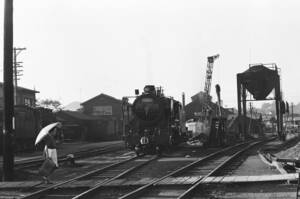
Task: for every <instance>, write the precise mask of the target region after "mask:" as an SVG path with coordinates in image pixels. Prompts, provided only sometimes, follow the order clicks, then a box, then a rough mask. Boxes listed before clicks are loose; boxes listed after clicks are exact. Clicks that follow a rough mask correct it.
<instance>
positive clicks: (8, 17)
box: [3, 0, 14, 181]
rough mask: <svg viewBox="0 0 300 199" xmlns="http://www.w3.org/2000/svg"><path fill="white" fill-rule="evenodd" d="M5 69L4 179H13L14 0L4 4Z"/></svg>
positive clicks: (7, 0)
mask: <svg viewBox="0 0 300 199" xmlns="http://www.w3.org/2000/svg"><path fill="white" fill-rule="evenodd" d="M3 59H4V65H3V66H4V70H3V80H4V81H3V82H4V86H3V95H4V111H3V118H4V122H3V180H4V181H11V180H13V174H14V152H13V144H12V143H13V114H14V86H13V0H5V4H4V57H3Z"/></svg>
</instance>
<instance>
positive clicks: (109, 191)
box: [0, 137, 300, 199]
mask: <svg viewBox="0 0 300 199" xmlns="http://www.w3.org/2000/svg"><path fill="white" fill-rule="evenodd" d="M299 140H300V138H299V137H293V138H290V139H288V140H287V141H285V142H283V141H279V140H278V139H273V140H271V141H270V140H268V141H263V142H262V141H261V140H256V141H249V142H246V143H239V144H237V145H233V146H227V147H224V148H222V149H221V148H207V149H203V148H201V147H195V146H193V147H189V146H180V147H178V148H176V149H175V150H170V151H166V152H164V153H163V154H162V155H161V156H156V155H146V156H141V157H136V155H135V153H134V152H132V151H130V150H128V149H125V147H124V143H123V142H122V141H115V142H103V143H87V142H85V143H64V144H62V145H61V146H60V147H59V148H58V152H59V156H60V158H61V159H62V161H59V164H60V167H59V169H57V170H56V171H55V172H54V173H53V174H52V175H51V178H50V180H51V182H52V184H43V183H41V177H40V176H39V175H38V168H39V167H40V165H41V162H39V163H36V164H32V165H25V166H24V165H22V164H21V163H24V162H30V161H31V160H37V159H40V158H41V153H42V152H41V151H37V152H34V153H25V154H20V155H17V156H16V169H15V176H16V179H15V181H14V182H3V183H0V198H124V199H125V198H148V199H150V198H296V190H297V178H298V174H296V173H290V174H281V173H280V172H279V171H278V170H277V169H276V168H274V167H270V166H269V165H267V164H265V163H264V162H263V161H262V160H261V159H260V157H259V156H258V151H259V150H264V151H268V152H269V153H272V154H274V155H276V156H277V157H279V158H291V159H293V158H297V154H299V152H300V143H298V142H299ZM70 153H72V154H75V157H76V159H75V164H71V163H70V162H69V161H65V160H64V157H65V156H66V155H68V154H70ZM76 154H78V155H76ZM63 160H64V161H63ZM18 164H20V165H18Z"/></svg>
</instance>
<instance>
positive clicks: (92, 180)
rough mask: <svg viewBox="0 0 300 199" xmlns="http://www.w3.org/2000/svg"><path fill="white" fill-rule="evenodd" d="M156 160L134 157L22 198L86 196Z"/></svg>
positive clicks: (154, 157)
mask: <svg viewBox="0 0 300 199" xmlns="http://www.w3.org/2000/svg"><path fill="white" fill-rule="evenodd" d="M157 158H158V156H150V157H136V156H135V157H132V158H129V159H126V160H123V161H121V162H117V163H114V164H111V165H108V166H106V167H103V168H100V169H96V170H94V171H91V172H89V173H86V174H84V175H81V176H78V177H76V178H73V179H70V180H67V181H64V182H61V183H59V184H55V185H52V186H50V187H46V188H44V189H42V190H39V191H36V192H34V193H31V194H29V195H27V196H24V197H22V198H23V199H37V198H74V197H77V196H80V195H82V194H86V191H88V192H93V190H97V189H99V187H101V186H102V185H104V184H106V183H109V182H111V181H113V180H116V179H118V178H122V177H124V176H126V175H128V174H129V173H131V172H134V171H135V170H137V169H139V168H140V167H142V166H144V165H146V164H148V163H150V162H151V161H153V160H155V159H157Z"/></svg>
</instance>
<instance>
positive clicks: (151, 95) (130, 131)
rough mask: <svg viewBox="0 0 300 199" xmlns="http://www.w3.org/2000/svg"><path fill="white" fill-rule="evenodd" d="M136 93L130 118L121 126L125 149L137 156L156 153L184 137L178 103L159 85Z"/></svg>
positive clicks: (149, 86) (182, 139)
mask: <svg viewBox="0 0 300 199" xmlns="http://www.w3.org/2000/svg"><path fill="white" fill-rule="evenodd" d="M136 95H137V96H136V99H135V100H134V102H133V104H132V106H131V111H132V117H131V119H130V120H129V122H128V124H127V125H126V127H125V143H126V145H127V146H128V147H129V148H131V149H132V150H134V151H135V152H136V153H137V155H139V154H141V153H143V154H148V153H160V152H161V151H162V150H164V149H166V148H168V147H170V146H174V145H177V144H179V143H180V142H182V141H184V140H185V138H186V135H185V133H183V131H182V129H183V128H185V127H184V124H183V122H182V116H183V115H182V114H183V112H182V105H181V103H180V102H178V101H176V100H174V99H173V98H172V97H166V96H165V95H164V94H163V90H162V89H161V87H160V88H155V86H153V85H147V86H145V87H144V92H143V93H142V94H141V95H139V92H136ZM123 110H128V108H123Z"/></svg>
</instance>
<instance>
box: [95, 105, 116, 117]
mask: <svg viewBox="0 0 300 199" xmlns="http://www.w3.org/2000/svg"><path fill="white" fill-rule="evenodd" d="M93 115H95V116H101V115H112V106H94V107H93Z"/></svg>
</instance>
